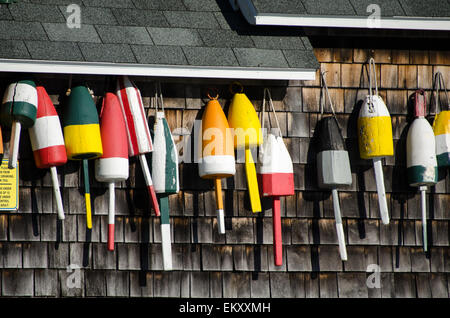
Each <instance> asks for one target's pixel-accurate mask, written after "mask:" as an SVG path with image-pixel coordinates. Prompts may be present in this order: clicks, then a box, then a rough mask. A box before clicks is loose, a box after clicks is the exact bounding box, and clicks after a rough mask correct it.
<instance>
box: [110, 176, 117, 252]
mask: <svg viewBox="0 0 450 318" xmlns="http://www.w3.org/2000/svg"><path fill="white" fill-rule="evenodd" d="M108 190H109V191H108V192H109V204H108V250H109V251H114V224H115V219H114V218H115V209H116V193H115V187H114V182H110V183H108Z"/></svg>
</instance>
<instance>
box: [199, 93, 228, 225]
mask: <svg viewBox="0 0 450 318" xmlns="http://www.w3.org/2000/svg"><path fill="white" fill-rule="evenodd" d="M208 97H209V98H210V100H209V101H208V103H207V104H206V107H205V110H204V112H203V115H202V134H201V136H200V138H201V144H202V152H201V154H200V160H199V163H198V173H199V175H200V177H201V178H205V179H212V180H214V188H215V194H216V213H217V225H218V229H219V233H220V234H225V215H224V207H223V199H222V181H221V179H222V178H228V177H231V176H234V174H235V173H236V166H235V160H234V145H233V136H232V133H231V130H230V127H229V125H228V121H227V118H226V117H225V113H224V112H223V110H222V107H221V106H220V103H219V101H218V100H217V98H218V96H215V97H211V96H210V95H208Z"/></svg>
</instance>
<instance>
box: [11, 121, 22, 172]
mask: <svg viewBox="0 0 450 318" xmlns="http://www.w3.org/2000/svg"><path fill="white" fill-rule="evenodd" d="M21 128H22V125H21V124H20V122H18V121H14V122H13V123H12V127H11V142H12V144H11V150H10V156H9V162H8V167H9V169H14V168H15V167H16V165H17V156H18V154H19V143H20V130H21Z"/></svg>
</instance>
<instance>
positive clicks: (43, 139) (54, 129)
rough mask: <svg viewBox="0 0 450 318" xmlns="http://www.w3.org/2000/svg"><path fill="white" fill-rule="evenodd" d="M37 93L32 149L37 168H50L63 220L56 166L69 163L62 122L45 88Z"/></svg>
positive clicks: (60, 217) (39, 88) (37, 89)
mask: <svg viewBox="0 0 450 318" xmlns="http://www.w3.org/2000/svg"><path fill="white" fill-rule="evenodd" d="M36 91H37V97H38V101H37V105H38V108H37V114H36V122H35V123H34V125H33V126H32V127H31V128H29V129H28V133H29V135H30V140H31V148H32V150H33V156H34V162H35V164H36V167H38V168H39V169H48V168H50V173H51V176H52V183H53V193H54V196H55V199H56V207H57V211H58V218H59V219H60V220H63V219H64V208H63V204H62V199H61V192H60V190H59V182H58V175H57V171H56V166H60V165H63V164H65V163H66V162H67V154H66V146H65V145H64V137H63V133H62V129H61V122H60V121H59V117H58V113H57V112H56V109H55V107H54V106H53V103H52V100H51V99H50V97H49V96H48V94H47V92H46V90H45V88H44V87H42V86H38V87H36Z"/></svg>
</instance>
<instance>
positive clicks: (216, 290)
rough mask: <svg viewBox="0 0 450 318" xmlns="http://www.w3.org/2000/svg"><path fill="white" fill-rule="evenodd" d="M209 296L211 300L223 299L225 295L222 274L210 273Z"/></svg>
mask: <svg viewBox="0 0 450 318" xmlns="http://www.w3.org/2000/svg"><path fill="white" fill-rule="evenodd" d="M209 295H210V297H211V298H221V297H222V295H223V279H222V273H221V272H210V273H209Z"/></svg>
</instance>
